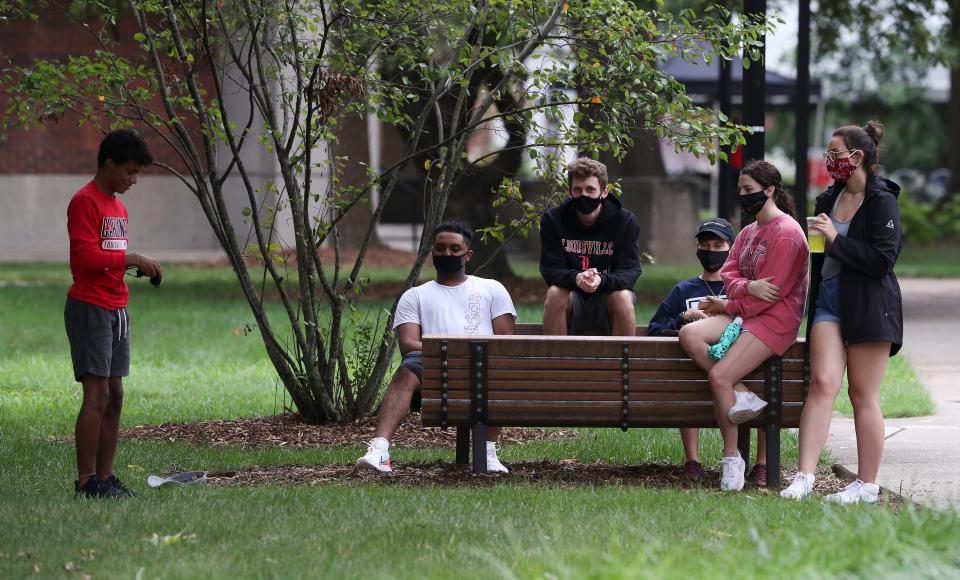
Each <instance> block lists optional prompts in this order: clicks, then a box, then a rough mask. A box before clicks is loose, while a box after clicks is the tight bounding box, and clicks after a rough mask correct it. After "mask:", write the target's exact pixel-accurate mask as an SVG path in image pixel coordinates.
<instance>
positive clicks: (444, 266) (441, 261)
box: [433, 254, 466, 276]
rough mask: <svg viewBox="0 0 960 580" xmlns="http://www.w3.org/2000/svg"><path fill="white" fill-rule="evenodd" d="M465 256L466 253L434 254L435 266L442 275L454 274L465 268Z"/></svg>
mask: <svg viewBox="0 0 960 580" xmlns="http://www.w3.org/2000/svg"><path fill="white" fill-rule="evenodd" d="M464 256H466V254H460V255H459V256H455V255H447V254H444V255H440V256H438V255H437V254H433V267H434V268H436V269H437V274H440V275H441V276H452V275H454V274H456V273H457V272H459V271H460V270H462V269H463V267H464V263H463V257H464Z"/></svg>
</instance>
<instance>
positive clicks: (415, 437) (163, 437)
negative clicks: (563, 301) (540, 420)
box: [68, 413, 577, 450]
mask: <svg viewBox="0 0 960 580" xmlns="http://www.w3.org/2000/svg"><path fill="white" fill-rule="evenodd" d="M376 426H377V420H376V418H375V417H365V418H363V419H360V420H358V421H355V422H353V423H334V424H328V425H309V424H307V423H304V422H303V421H301V420H300V418H299V415H297V414H295V413H285V414H282V415H274V416H272V417H251V418H244V419H234V420H229V421H226V420H214V421H200V422H197V423H182V424H180V423H172V424H167V423H164V424H161V425H138V426H136V427H129V428H127V429H123V430H122V431H121V432H120V438H121V439H139V440H144V441H163V442H169V443H172V442H181V443H191V444H195V445H212V446H214V447H242V448H245V449H262V448H265V447H285V448H293V449H303V448H310V447H337V446H343V445H360V444H364V443H365V442H367V441H369V440H370V439H372V438H373V432H374V430H375V428H376ZM576 436H577V433H576V431H572V430H555V431H547V430H544V429H520V428H516V427H508V428H505V429H504V430H503V434H502V435H501V439H500V440H501V442H502V443H504V444H511V443H513V444H515V443H526V442H528V441H538V440H541V439H569V438H574V437H576ZM456 440H457V430H456V429H454V428H449V429H439V428H426V429H425V428H422V427H421V426H420V415H419V414H415V413H413V414H410V415H408V416H407V417H406V418H405V419H404V420H403V422H402V423H401V424H400V428H399V429H397V432H396V434H395V435H394V437H393V439H392V440H391V443H393V444H397V445H400V446H401V447H419V448H431V449H437V448H443V449H450V450H453V448H454V446H455V444H456ZM70 441H72V439H70ZM68 442H69V441H68Z"/></svg>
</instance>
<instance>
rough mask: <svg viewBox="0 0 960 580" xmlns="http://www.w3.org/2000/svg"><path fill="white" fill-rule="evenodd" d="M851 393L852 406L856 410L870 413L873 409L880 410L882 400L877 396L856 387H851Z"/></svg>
mask: <svg viewBox="0 0 960 580" xmlns="http://www.w3.org/2000/svg"><path fill="white" fill-rule="evenodd" d="M849 392H850V405H852V406H853V408H854V409H855V410H860V411H869V410H872V409H873V408H878V409H879V408H880V400H879V398H878V397H877V395H876V394H874V393H865V392H863V390H861V389H858V388H856V386H855V385H851V386H850V389H849Z"/></svg>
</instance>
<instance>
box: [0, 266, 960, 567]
mask: <svg viewBox="0 0 960 580" xmlns="http://www.w3.org/2000/svg"><path fill="white" fill-rule="evenodd" d="M230 276H231V274H230V272H229V270H225V269H220V270H214V271H212V272H211V271H204V270H199V269H188V268H184V269H180V268H171V269H170V270H168V276H167V279H166V280H165V282H164V285H163V287H162V288H161V289H159V290H155V289H154V288H152V287H150V286H149V285H147V284H145V283H143V282H144V281H142V280H141V281H137V282H136V283H135V284H134V288H133V291H132V297H131V304H130V311H131V313H132V315H131V318H132V324H133V332H134V362H133V373H132V375H131V376H130V377H129V378H128V380H127V381H125V382H126V399H125V410H124V425H128V426H129V425H134V424H140V423H160V422H183V421H194V420H200V419H210V418H232V417H240V416H251V415H264V414H272V413H275V412H279V411H280V410H281V409H282V406H283V395H282V389H280V388H278V387H277V383H276V379H275V376H274V373H273V371H272V369H271V367H270V365H269V363H268V362H267V360H266V359H265V357H264V355H263V347H262V345H261V343H260V339H259V336H258V335H256V334H250V335H244V334H243V333H242V332H238V329H241V328H242V327H243V325H244V324H245V323H247V322H248V321H250V318H251V317H250V315H249V313H248V311H247V308H246V306H245V304H244V303H243V302H241V301H239V300H237V299H236V298H235V293H234V292H233V288H232V284H231V280H230ZM68 282H69V280H68V277H67V276H66V275H64V271H63V270H62V269H61V270H57V269H56V268H53V267H47V266H29V265H28V266H9V265H4V266H0V305H2V307H0V465H2V466H3V469H2V470H0V486H2V489H4V490H5V493H4V494H3V495H2V498H0V521H2V522H3V524H4V525H3V526H0V578H19V577H24V576H30V575H35V576H37V577H44V578H46V577H78V578H79V577H81V576H80V575H81V574H89V575H91V576H93V577H94V578H100V577H143V578H153V577H164V578H193V577H197V576H208V577H217V578H220V577H224V578H229V577H238V576H239V577H248V576H253V577H284V578H286V577H302V576H310V577H331V576H332V577H356V576H375V577H383V576H387V577H391V576H393V577H414V576H418V577H419V576H426V577H450V576H453V575H456V576H463V577H520V578H527V577H594V578H617V577H641V578H646V577H649V578H661V577H681V576H694V577H697V576H713V575H715V574H716V573H717V571H718V570H726V571H728V572H727V573H728V574H731V575H735V576H738V577H761V576H764V577H765V576H773V575H784V576H787V577H809V576H814V577H827V576H867V575H871V576H881V577H883V576H897V575H900V576H905V575H907V574H909V575H911V576H915V575H916V576H927V577H947V576H958V575H960V548H958V546H960V520H958V518H957V516H956V514H953V513H935V512H932V511H929V510H925V509H922V510H916V511H914V510H903V511H901V512H899V513H897V512H893V511H891V510H889V509H886V508H879V509H871V508H854V509H837V508H834V507H832V506H826V505H824V504H822V503H821V502H819V501H811V502H804V503H799V504H798V503H792V502H784V501H781V500H780V499H779V498H777V497H775V496H773V495H770V494H765V493H755V492H747V493H739V494H731V495H721V494H720V493H719V492H716V491H714V490H712V489H700V488H698V489H693V490H680V489H677V490H673V491H670V490H668V491H662V490H656V489H647V488H642V487H622V486H618V485H616V484H615V482H611V484H610V485H607V486H602V485H597V486H532V485H526V484H509V483H507V484H501V485H496V486H493V487H487V488H479V489H470V488H462V489H451V488H435V487H423V488H411V487H397V486H392V485H374V484H370V485H353V486H341V485H328V486H262V487H235V488H224V487H215V486H205V487H193V488H189V489H163V490H149V489H147V488H145V486H144V485H143V483H142V481H143V477H144V476H145V475H146V474H147V473H163V472H167V471H169V470H171V469H207V470H212V469H235V468H242V467H247V466H254V465H276V464H316V463H324V464H327V463H349V462H352V461H353V460H354V459H355V458H356V457H357V456H358V455H359V454H360V453H362V446H363V442H360V441H358V442H357V444H356V445H353V446H348V447H340V448H332V449H307V450H290V449H264V450H254V451H251V450H241V449H221V448H211V447H205V446H198V447H194V446H187V445H183V444H163V443H159V442H127V441H124V442H122V443H121V446H120V452H119V455H118V461H117V464H118V466H119V469H118V472H119V475H120V476H121V477H122V478H124V479H126V480H127V481H128V482H129V483H131V484H132V486H133V487H134V489H135V491H137V492H139V497H138V498H136V499H134V500H132V501H126V502H89V501H77V500H74V499H73V498H72V494H71V490H70V481H71V480H72V479H73V478H74V477H75V463H74V461H75V460H74V454H73V448H72V446H70V445H64V444H58V443H53V442H51V441H49V437H50V436H53V435H63V434H68V433H70V432H71V431H72V426H73V421H74V419H75V417H76V411H77V409H78V407H79V401H80V392H79V389H78V388H77V385H76V384H75V383H74V382H73V381H72V377H71V371H70V361H69V353H68V349H67V342H66V337H65V336H64V333H63V328H62V326H63V322H62V320H63V319H62V308H63V294H64V291H65V289H66V286H67V284H68ZM378 306H379V305H370V307H371V308H375V307H378ZM653 307H654V305H651V304H642V305H640V307H639V308H638V312H639V314H638V319H639V320H641V321H645V320H646V319H647V318H648V317H649V315H650V313H651V312H652V309H653ZM519 309H520V315H521V320H522V321H527V322H531V321H536V320H538V319H539V316H540V306H539V305H521V306H520V308H519ZM895 360H896V359H895ZM892 371H893V368H891V372H890V373H888V379H889V378H890V377H891V376H893V374H894V373H893V372H892ZM784 439H785V442H784V461H785V463H786V464H787V465H789V464H790V463H792V462H795V461H796V439H795V437H794V436H792V435H790V434H789V433H786V434H785V437H784ZM701 441H702V450H701V452H702V455H703V457H704V459H705V461H711V462H712V461H714V460H716V459H718V458H719V455H720V446H719V438H718V437H717V435H716V432H714V431H704V433H703V434H702V437H701ZM451 455H452V450H424V449H404V448H399V449H397V450H396V451H395V453H394V460H395V462H396V464H397V466H398V469H402V465H403V463H404V462H411V461H430V460H434V459H440V458H442V459H448V460H449V459H450V457H451ZM501 456H502V458H503V459H504V461H505V462H506V463H507V464H508V465H509V463H510V462H511V461H525V460H531V461H532V460H542V459H551V460H559V459H562V458H573V459H578V460H579V461H581V462H585V463H586V462H593V461H603V462H605V463H614V464H640V463H650V462H657V463H677V462H679V461H680V458H681V448H680V444H679V438H678V436H677V435H676V432H675V431H674V430H656V429H633V430H630V431H629V432H628V433H626V434H623V433H621V432H620V431H619V430H612V429H611V430H584V431H583V432H582V433H581V436H580V437H578V438H576V439H563V440H550V441H541V442H535V443H530V444H525V445H511V446H507V447H506V448H505V449H504V450H503V452H502V454H501ZM178 534H179V535H178Z"/></svg>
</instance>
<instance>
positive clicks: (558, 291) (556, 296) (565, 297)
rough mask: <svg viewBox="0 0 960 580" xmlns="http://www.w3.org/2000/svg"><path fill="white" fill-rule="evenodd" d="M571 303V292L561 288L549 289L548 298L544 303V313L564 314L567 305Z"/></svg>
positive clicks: (553, 287)
mask: <svg viewBox="0 0 960 580" xmlns="http://www.w3.org/2000/svg"><path fill="white" fill-rule="evenodd" d="M569 301H570V291H569V290H567V289H566V288H561V287H559V286H551V287H549V288H547V296H546V298H545V299H544V301H543V309H544V311H547V310H549V311H551V312H562V311H565V310H566V309H567V303H568V302H569Z"/></svg>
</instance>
